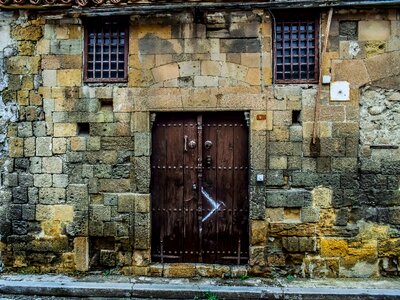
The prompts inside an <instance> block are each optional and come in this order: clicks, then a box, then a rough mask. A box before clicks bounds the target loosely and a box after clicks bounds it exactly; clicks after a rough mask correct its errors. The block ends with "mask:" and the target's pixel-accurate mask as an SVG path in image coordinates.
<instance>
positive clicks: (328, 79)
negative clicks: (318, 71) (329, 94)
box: [322, 75, 331, 84]
mask: <svg viewBox="0 0 400 300" xmlns="http://www.w3.org/2000/svg"><path fill="white" fill-rule="evenodd" d="M329 83H331V75H323V76H322V84H329Z"/></svg>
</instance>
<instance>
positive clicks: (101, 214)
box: [89, 205, 111, 222]
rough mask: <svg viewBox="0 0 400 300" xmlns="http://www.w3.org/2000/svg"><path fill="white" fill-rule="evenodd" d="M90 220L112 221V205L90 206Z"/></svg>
mask: <svg viewBox="0 0 400 300" xmlns="http://www.w3.org/2000/svg"><path fill="white" fill-rule="evenodd" d="M89 217H90V220H93V221H102V222H104V221H110V220H111V207H110V206H103V205H91V206H90V215H89Z"/></svg>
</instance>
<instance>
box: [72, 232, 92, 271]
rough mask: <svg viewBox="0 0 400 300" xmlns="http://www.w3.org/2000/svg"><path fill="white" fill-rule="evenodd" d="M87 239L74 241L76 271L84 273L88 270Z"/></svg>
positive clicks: (78, 238) (81, 238)
mask: <svg viewBox="0 0 400 300" xmlns="http://www.w3.org/2000/svg"><path fill="white" fill-rule="evenodd" d="M88 240H89V239H88V238H87V237H76V238H75V239H74V252H75V264H76V266H75V267H76V270H78V271H82V272H85V271H87V270H88V269H89V243H88Z"/></svg>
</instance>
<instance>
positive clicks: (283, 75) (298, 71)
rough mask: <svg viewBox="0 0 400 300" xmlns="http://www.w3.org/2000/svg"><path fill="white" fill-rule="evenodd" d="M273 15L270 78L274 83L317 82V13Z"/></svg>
mask: <svg viewBox="0 0 400 300" xmlns="http://www.w3.org/2000/svg"><path fill="white" fill-rule="evenodd" d="M298 15H299V12H293V13H292V14H290V15H288V14H286V15H279V14H276V19H275V20H276V21H275V28H274V39H275V40H274V76H275V82H276V83H315V82H317V81H318V51H319V50H318V43H319V42H318V35H319V31H318V18H317V14H313V15H309V16H298Z"/></svg>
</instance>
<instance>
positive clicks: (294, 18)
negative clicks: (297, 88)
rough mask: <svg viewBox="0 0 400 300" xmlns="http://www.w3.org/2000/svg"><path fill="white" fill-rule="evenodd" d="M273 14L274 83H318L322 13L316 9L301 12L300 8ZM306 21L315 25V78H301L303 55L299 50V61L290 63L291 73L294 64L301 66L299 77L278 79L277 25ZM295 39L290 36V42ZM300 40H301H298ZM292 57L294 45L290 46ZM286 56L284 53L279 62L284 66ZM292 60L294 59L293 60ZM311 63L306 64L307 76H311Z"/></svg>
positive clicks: (291, 56) (291, 55)
mask: <svg viewBox="0 0 400 300" xmlns="http://www.w3.org/2000/svg"><path fill="white" fill-rule="evenodd" d="M273 15H274V26H273V57H274V58H273V62H272V63H273V79H274V83H277V84H307V83H318V81H319V68H320V66H319V59H320V36H319V35H320V28H319V27H320V13H319V12H318V11H315V10H311V11H307V12H301V11H300V12H299V10H296V11H285V12H283V11H278V12H276V11H275V12H273ZM304 22H307V23H311V22H312V23H313V26H314V37H313V39H314V44H313V47H314V56H313V57H314V77H313V78H307V79H301V78H300V77H301V62H300V59H301V55H300V52H299V55H298V58H299V62H298V63H296V64H293V62H291V63H290V65H291V66H292V71H291V73H293V66H294V65H298V66H299V71H298V72H299V78H293V79H292V78H289V79H285V78H283V79H278V71H277V66H278V63H277V58H278V55H277V38H276V36H277V26H278V25H280V24H282V26H283V25H284V24H285V23H286V24H287V23H292V24H291V25H293V23H298V25H300V23H304ZM291 32H292V31H290V33H291ZM301 32H303V31H299V33H301ZM304 32H306V34H307V29H306V30H305V31H304ZM284 41H285V39H284V38H282V42H284ZM292 41H293V39H292V37H290V42H292ZM305 41H306V43H308V41H309V39H308V38H306V40H305ZM298 42H300V40H299V41H298ZM282 49H284V47H283V48H282ZM289 49H290V53H291V54H290V58H293V52H292V51H293V49H294V48H293V47H292V46H290V48H289ZM297 49H299V50H300V46H298V48H297ZM306 49H307V51H308V49H309V47H308V46H306ZM285 57H288V56H285V55H284V53H283V54H282V59H283V61H282V64H279V65H282V66H284V65H285V62H284V59H285ZM291 61H292V60H291ZM310 64H312V63H309V62H308V61H307V64H306V66H307V77H308V76H309V73H310V70H309V65H310ZM283 75H284V71H283Z"/></svg>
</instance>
